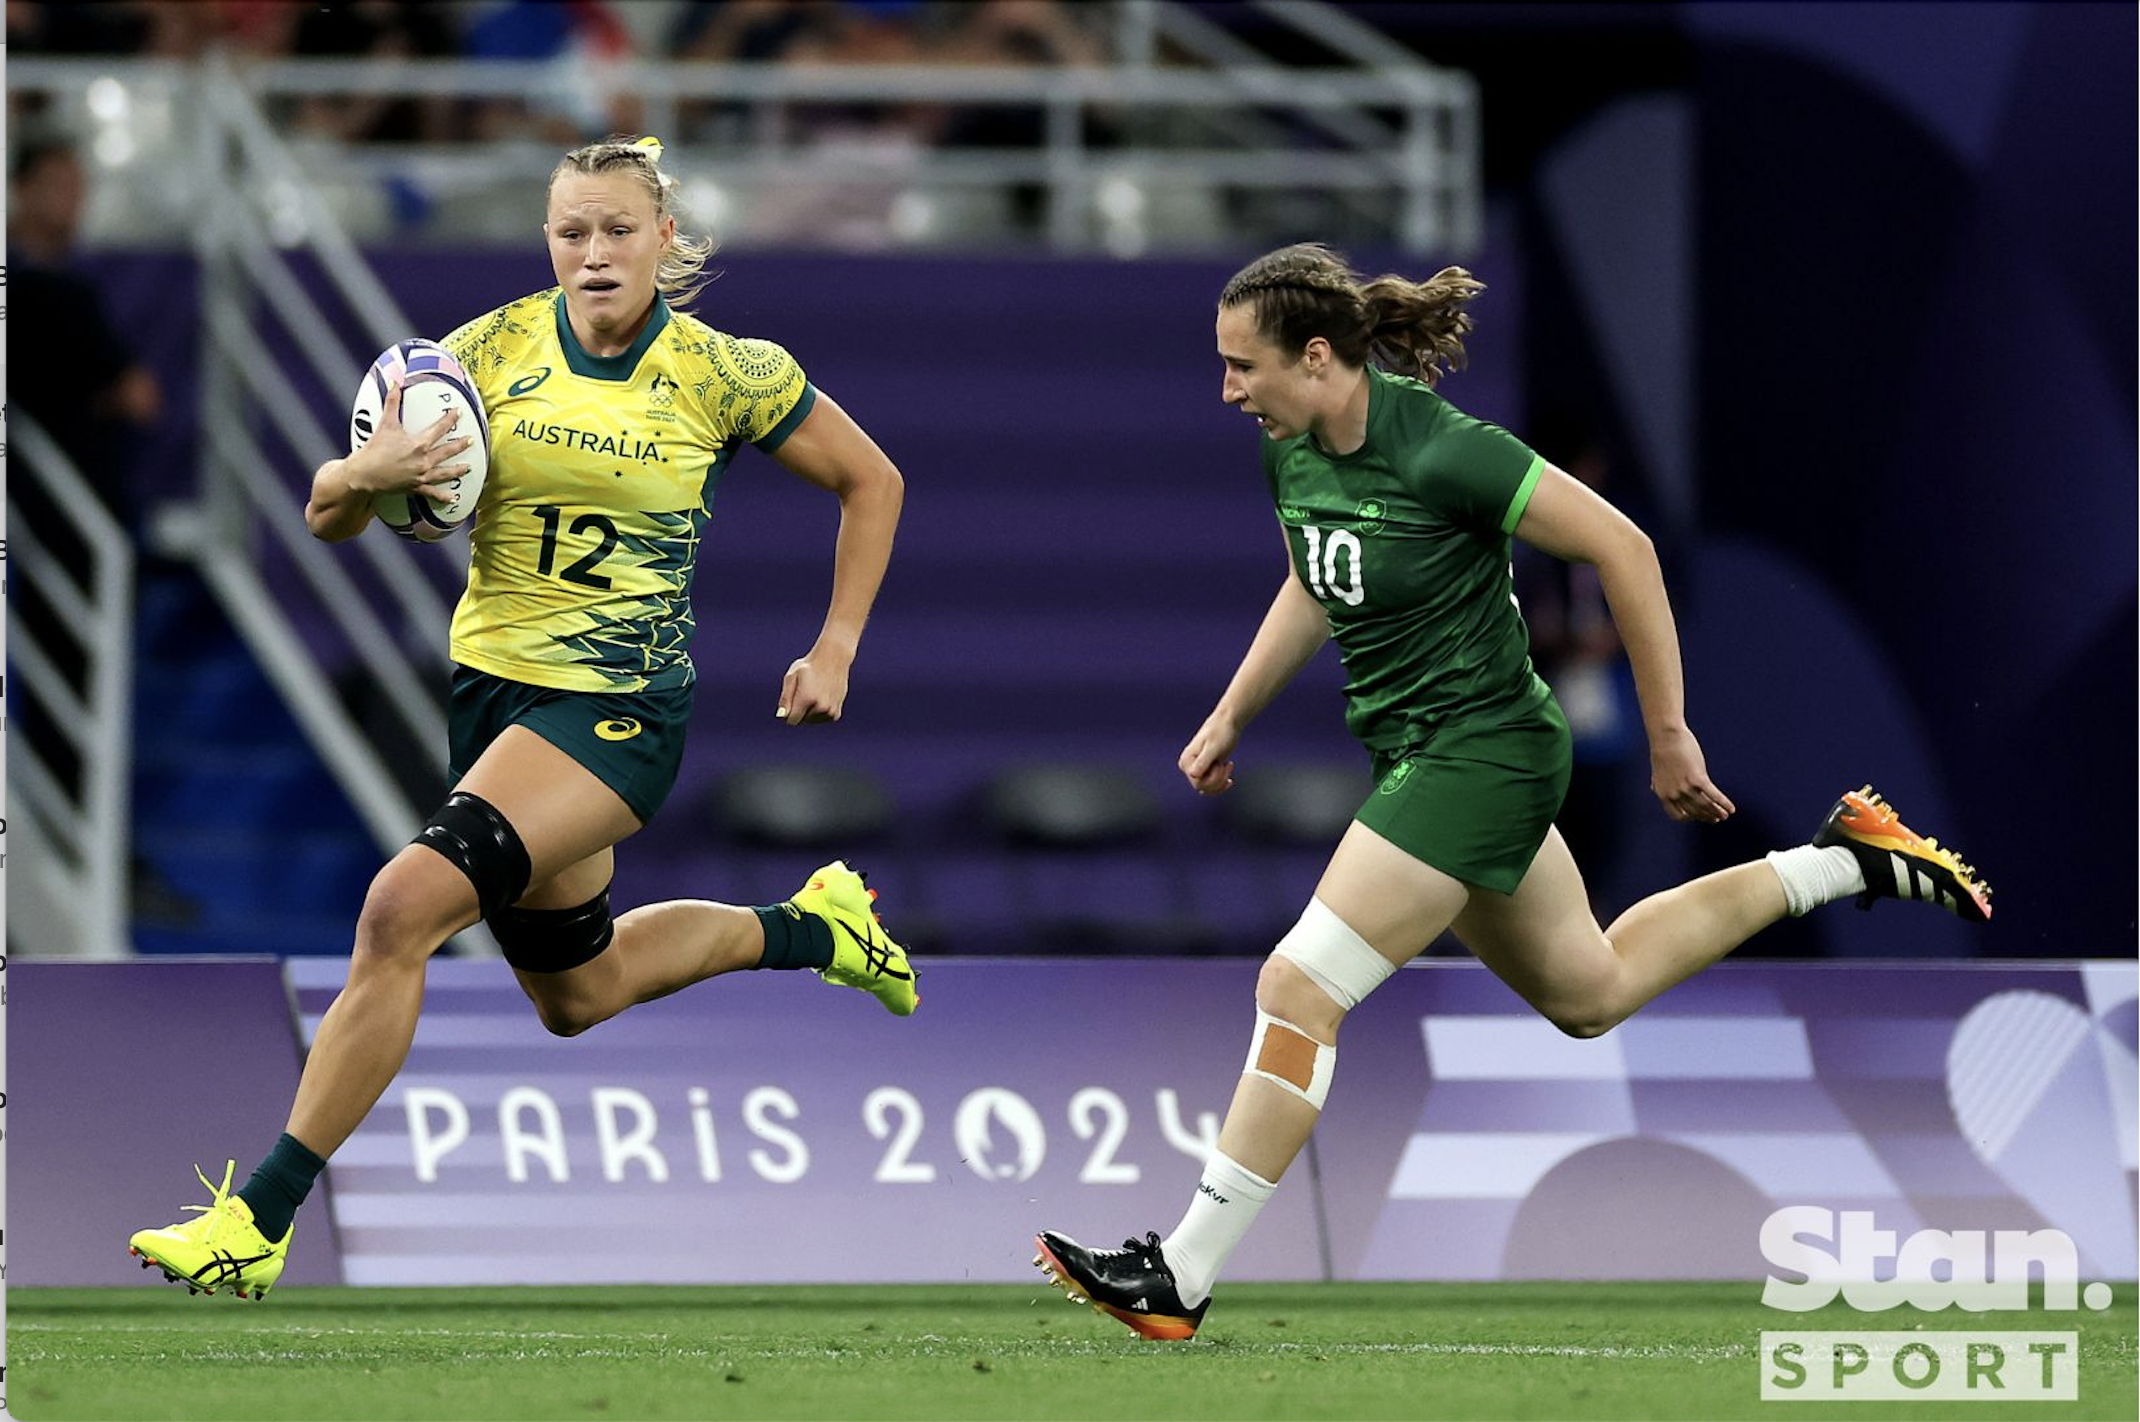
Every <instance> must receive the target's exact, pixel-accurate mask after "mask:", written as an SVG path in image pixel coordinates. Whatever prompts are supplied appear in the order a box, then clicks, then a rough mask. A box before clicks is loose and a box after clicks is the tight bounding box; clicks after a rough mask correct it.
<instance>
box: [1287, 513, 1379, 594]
mask: <svg viewBox="0 0 2140 1422" xmlns="http://www.w3.org/2000/svg"><path fill="white" fill-rule="evenodd" d="M1300 532H1301V537H1303V538H1304V539H1306V540H1307V544H1308V555H1307V557H1306V558H1304V559H1302V560H1301V561H1303V562H1305V563H1306V564H1307V565H1308V587H1309V589H1310V590H1311V591H1313V592H1314V594H1315V595H1316V597H1318V598H1320V599H1322V600H1323V601H1326V602H1327V601H1329V600H1330V599H1332V598H1335V599H1337V600H1338V601H1339V602H1342V603H1344V604H1345V605H1346V606H1347V607H1358V606H1359V605H1360V603H1361V600H1362V599H1364V598H1365V597H1366V596H1367V587H1366V579H1365V577H1364V576H1363V573H1362V568H1363V563H1362V559H1361V552H1362V549H1361V547H1360V536H1359V535H1358V534H1356V533H1354V532H1353V531H1352V530H1351V529H1349V528H1333V529H1330V530H1328V531H1327V532H1326V531H1325V530H1323V529H1320V528H1317V527H1316V526H1315V525H1314V524H1312V523H1304V524H1302V525H1301V526H1300ZM1340 553H1342V554H1344V555H1345V556H1344V558H1343V560H1342V566H1341V560H1340V559H1339V557H1338V555H1339V554H1340ZM1341 574H1342V576H1341Z"/></svg>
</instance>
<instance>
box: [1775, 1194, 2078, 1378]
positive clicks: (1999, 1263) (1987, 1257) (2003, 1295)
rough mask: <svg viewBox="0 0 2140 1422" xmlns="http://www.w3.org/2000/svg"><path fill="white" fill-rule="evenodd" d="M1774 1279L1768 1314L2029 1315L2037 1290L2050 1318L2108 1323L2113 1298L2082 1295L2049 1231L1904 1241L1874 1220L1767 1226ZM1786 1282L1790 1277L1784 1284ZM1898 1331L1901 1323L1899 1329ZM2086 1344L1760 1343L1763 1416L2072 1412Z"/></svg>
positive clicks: (1813, 1213)
mask: <svg viewBox="0 0 2140 1422" xmlns="http://www.w3.org/2000/svg"><path fill="white" fill-rule="evenodd" d="M1761 1254H1762V1257H1763V1258H1765V1259H1767V1260H1768V1262H1769V1264H1770V1265H1771V1266H1773V1268H1774V1269H1775V1270H1776V1271H1779V1272H1772V1273H1771V1274H1770V1275H1769V1276H1768V1279H1767V1282H1765V1283H1764V1284H1763V1285H1762V1287H1761V1302H1762V1303H1764V1304H1766V1305H1767V1306H1768V1307H1770V1308H1773V1309H1781V1310H1783V1311H1784V1312H1787V1313H1806V1312H1810V1311H1812V1310H1814V1309H1818V1308H1826V1307H1827V1306H1828V1305H1829V1304H1831V1303H1833V1302H1835V1301H1836V1299H1837V1298H1841V1299H1842V1301H1843V1302H1844V1303H1845V1304H1846V1305H1848V1306H1849V1307H1851V1308H1854V1309H1859V1310H1861V1311H1863V1312H1865V1313H1885V1312H1887V1311H1888V1310H1890V1309H1895V1308H1906V1309H1913V1310H1921V1311H1923V1312H1925V1313H1939V1312H1941V1311H1943V1310H1946V1309H1949V1308H1952V1309H1956V1310H1959V1311H1960V1312H1963V1313H1985V1312H1990V1311H1993V1310H1997V1311H2000V1312H2025V1311H2027V1309H2028V1308H2029V1306H2030V1280H2031V1278H2032V1276H2033V1277H2036V1278H2040V1279H2041V1281H2042V1300H2041V1307H2042V1308H2043V1310H2044V1311H2045V1312H2046V1313H2068V1314H2070V1313H2072V1312H2073V1311H2074V1310H2075V1309H2077V1308H2081V1307H2086V1308H2089V1309H2098V1310H2100V1309H2106V1308H2109V1307H2110V1304H2111V1290H2110V1285H2108V1284H2104V1283H2092V1284H2089V1285H2088V1286H2087V1287H2085V1288H2083V1287H2081V1283H2080V1254H2079V1251H2078V1250H2076V1249H2075V1248H2074V1245H2073V1240H2072V1239H2071V1238H2070V1237H2069V1236H2067V1235H2066V1234H2065V1233H2064V1232H2063V1231H2060V1230H2055V1229H2037V1230H2019V1229H2002V1230H1994V1231H1985V1230H1981V1229H1963V1230H1943V1229H1921V1230H1918V1231H1917V1232H1915V1233H1914V1234H1912V1235H1910V1236H1909V1237H1908V1238H1906V1239H1903V1240H1901V1241H1900V1243H1899V1246H1898V1243H1897V1240H1896V1237H1895V1231H1893V1230H1891V1229H1881V1228H1880V1227H1879V1225H1878V1223H1877V1222H1876V1220H1875V1219H1874V1217H1873V1214H1872V1212H1871V1211H1870V1210H1844V1211H1841V1212H1838V1211H1835V1210H1829V1209H1823V1208H1821V1207H1820V1206H1817V1205H1793V1206H1790V1207H1788V1208H1785V1209H1781V1210H1778V1211H1776V1212H1775V1213H1774V1214H1772V1215H1770V1216H1769V1217H1768V1219H1767V1220H1766V1221H1764V1222H1763V1224H1762V1226H1761ZM1784 1275H1790V1276H1795V1277H1784ZM1896 1321H1897V1322H1901V1321H1902V1320H1901V1319H1898V1320H1896ZM2079 1397H2080V1335H2079V1334H2078V1333H2071V1332H2066V1333H2059V1332H1994V1331H1991V1330H1979V1329H1971V1328H1967V1327H1962V1328H1954V1327H1950V1326H1947V1325H1946V1324H1945V1323H1942V1324H1940V1325H1937V1326H1934V1327H1926V1326H1925V1325H1923V1324H1917V1325H1916V1326H1914V1327H1909V1328H1907V1329H1906V1330H1898V1329H1888V1330H1878V1329H1847V1330H1841V1331H1831V1332H1823V1333H1771V1332H1767V1331H1764V1332H1763V1333H1762V1335H1761V1398H1762V1401H1764V1402H1839V1401H1841V1402H1910V1401H1927V1402H2025V1401H2040V1402H2073V1401H2077V1400H2078V1399H2079Z"/></svg>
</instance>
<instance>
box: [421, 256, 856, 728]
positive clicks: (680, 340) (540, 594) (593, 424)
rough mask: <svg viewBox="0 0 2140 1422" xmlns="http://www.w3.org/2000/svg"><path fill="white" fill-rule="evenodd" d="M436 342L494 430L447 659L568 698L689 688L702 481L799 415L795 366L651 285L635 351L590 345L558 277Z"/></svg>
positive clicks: (705, 484) (705, 506)
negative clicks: (671, 302)
mask: <svg viewBox="0 0 2140 1422" xmlns="http://www.w3.org/2000/svg"><path fill="white" fill-rule="evenodd" d="M441 344H443V345H444V346H445V347H446V349H448V350H450V351H452V352H453V354H454V356H455V357H456V358H457V359H459V361H460V362H461V364H462V365H463V366H465V367H467V369H468V373H469V375H470V376H471V377H472V378H473V379H474V381H475V386H476V393H477V394H478V395H479V396H480V397H481V398H482V401H483V410H484V413H485V415H486V416H487V417H488V420H489V424H490V473H489V475H488V476H487V478H486V479H485V481H484V484H483V496H482V498H481V499H480V500H479V501H478V502H477V504H476V511H475V519H474V522H473V524H472V525H471V526H470V529H469V536H470V539H471V544H472V546H471V551H470V559H469V567H468V588H467V591H466V592H464V593H463V594H462V595H461V601H460V606H459V607H457V608H456V609H455V610H454V614H453V632H452V639H451V652H452V656H453V659H454V660H455V661H456V662H459V663H460V664H461V665H463V666H469V667H474V668H475V669H476V670H478V671H485V672H489V673H491V674H492V675H493V676H501V677H505V678H508V679H509V680H512V681H520V682H527V683H529V684H531V685H534V686H554V687H559V688H562V689H565V690H568V691H647V690H659V689H663V688H667V687H674V686H682V685H685V684H687V683H688V682H689V681H690V680H691V677H692V671H691V658H690V655H689V654H688V652H687V651H686V650H685V647H686V644H687V643H688V642H689V641H690V638H691V628H692V617H691V574H692V571H693V569H694V568H695V567H696V565H697V561H698V545H699V535H700V533H701V532H702V531H703V530H704V528H705V526H706V520H707V517H708V515H709V514H710V512H711V509H712V504H713V494H714V487H715V485H716V484H717V483H718V482H719V480H720V477H721V473H722V471H723V470H724V469H725V468H726V467H727V465H728V461H729V459H730V458H731V457H732V456H733V455H734V453H735V451H736V447H737V446H738V445H740V444H742V443H744V442H745V441H748V442H750V443H752V444H755V445H757V446H758V447H759V448H760V449H763V450H767V451H768V452H770V451H771V450H773V449H775V448H777V447H778V446H779V445H780V443H781V441H783V440H785V439H786V438H787V437H788V435H789V434H791V433H793V431H794V429H795V427H796V426H797V425H799V424H801V423H802V422H803V419H804V417H805V416H807V415H808V414H809V413H810V407H811V405H812V404H813V403H814V402H815V401H816V398H817V392H816V391H815V389H813V388H812V387H811V385H810V383H809V381H808V380H807V379H805V378H804V376H803V372H802V367H800V366H799V365H797V364H796V363H795V360H794V358H793V357H792V356H790V355H789V354H788V353H787V352H786V351H785V350H783V349H781V348H780V347H779V346H777V345H774V344H773V343H772V342H770V341H755V340H740V339H738V338H736V337H734V336H730V335H728V334H726V333H725V332H721V331H716V330H714V329H713V328H712V327H710V326H708V325H706V323H705V322H703V321H700V320H698V319H697V318H696V317H694V316H691V315H688V314H686V313H684V312H680V311H671V310H670V309H669V306H668V303H667V302H666V301H663V300H662V299H661V298H660V297H658V296H657V297H655V299H654V314H653V315H652V316H651V317H649V318H648V319H647V324H646V329H645V330H644V331H643V332H641V333H640V335H639V339H638V340H636V341H634V342H633V343H632V347H631V349H630V350H627V351H625V352H624V353H623V354H622V355H617V356H596V355H590V354H589V353H588V352H587V351H586V349H585V348H584V347H582V346H581V345H580V343H579V340H578V338H577V337H575V336H574V335H573V334H572V328H571V325H570V324H569V323H568V322H567V320H566V319H565V300H564V295H563V293H562V292H560V291H558V290H557V289H556V288H554V287H553V288H552V289H550V290H549V291H545V292H540V293H537V294H536V295H534V296H526V297H522V298H521V299H520V300H518V301H514V302H510V303H508V304H507V305H505V306H501V307H499V308H498V309H497V310H495V311H493V312H491V313H490V314H488V315H486V316H481V317H478V318H477V319H475V320H473V321H471V322H469V323H468V324H467V325H465V326H462V327H461V328H460V329H459V330H457V331H455V332H454V333H453V334H452V335H450V336H447V337H446V339H445V340H444V341H443V342H441Z"/></svg>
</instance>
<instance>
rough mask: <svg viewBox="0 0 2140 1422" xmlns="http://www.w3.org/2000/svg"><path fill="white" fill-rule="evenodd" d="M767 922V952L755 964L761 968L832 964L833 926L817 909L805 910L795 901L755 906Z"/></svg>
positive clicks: (761, 917) (828, 965)
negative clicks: (820, 915)
mask: <svg viewBox="0 0 2140 1422" xmlns="http://www.w3.org/2000/svg"><path fill="white" fill-rule="evenodd" d="M751 912H752V913H754V914H756V915H758V922H760V923H762V924H764V925H765V956H764V957H763V958H760V959H759V960H758V961H757V962H756V963H755V964H753V965H752V966H754V967H759V968H829V967H831V966H832V926H831V925H830V924H828V923H826V922H825V920H823V919H821V918H819V917H818V916H817V915H816V914H814V913H804V912H803V911H802V910H801V909H799V908H797V907H795V905H793V904H772V905H769V906H768V907H765V908H754V909H752V910H751Z"/></svg>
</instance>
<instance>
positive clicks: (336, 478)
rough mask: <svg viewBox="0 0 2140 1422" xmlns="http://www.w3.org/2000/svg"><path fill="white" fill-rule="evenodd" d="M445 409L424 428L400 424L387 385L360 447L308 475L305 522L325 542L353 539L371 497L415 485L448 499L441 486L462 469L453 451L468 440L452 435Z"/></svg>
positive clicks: (396, 397) (396, 391) (367, 517)
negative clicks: (375, 423) (372, 428)
mask: <svg viewBox="0 0 2140 1422" xmlns="http://www.w3.org/2000/svg"><path fill="white" fill-rule="evenodd" d="M453 420H454V417H453V414H452V412H451V411H448V412H447V413H446V414H443V415H441V416H439V417H438V419H437V421H436V422H435V423H433V424H432V425H431V427H430V428H429V429H425V430H411V429H406V428H404V427H403V426H402V423H401V383H400V382H399V381H396V382H395V383H394V384H393V385H391V386H389V387H388V389H387V392H386V400H385V402H384V404H383V405H382V407H381V413H380V418H379V429H378V432H377V433H376V434H374V435H373V436H372V437H371V438H370V439H368V440H366V441H365V442H364V447H363V448H362V449H359V450H357V451H356V452H354V453H352V454H349V455H345V456H344V457H343V458H340V459H330V460H328V461H327V462H326V463H325V464H322V465H321V466H320V467H319V468H318V469H316V470H314V471H313V474H312V497H311V498H310V499H309V500H308V501H307V502H306V504H305V527H306V528H309V529H311V530H312V536H313V537H314V538H317V539H320V540H322V541H324V542H327V543H340V542H342V541H343V540H344V539H349V538H355V537H356V536H357V535H358V534H360V533H362V532H363V531H364V526H365V525H366V524H368V523H370V522H371V521H372V500H373V499H375V498H377V497H378V496H379V495H381V494H389V493H399V492H402V491H403V490H407V489H419V490H421V491H422V492H423V493H424V494H425V496H427V497H428V498H431V499H433V500H434V501H436V502H439V503H445V502H447V501H448V499H449V498H450V495H448V494H447V493H446V492H445V486H446V485H448V484H450V483H452V482H453V481H454V480H455V479H457V478H459V477H460V476H461V475H463V474H465V473H467V472H468V466H467V465H465V464H456V463H454V462H453V459H454V456H456V455H458V454H459V453H460V452H461V451H462V450H464V449H466V448H468V446H469V445H470V444H472V443H474V441H472V440H467V439H453V438H450V436H451V435H452V433H453Z"/></svg>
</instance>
